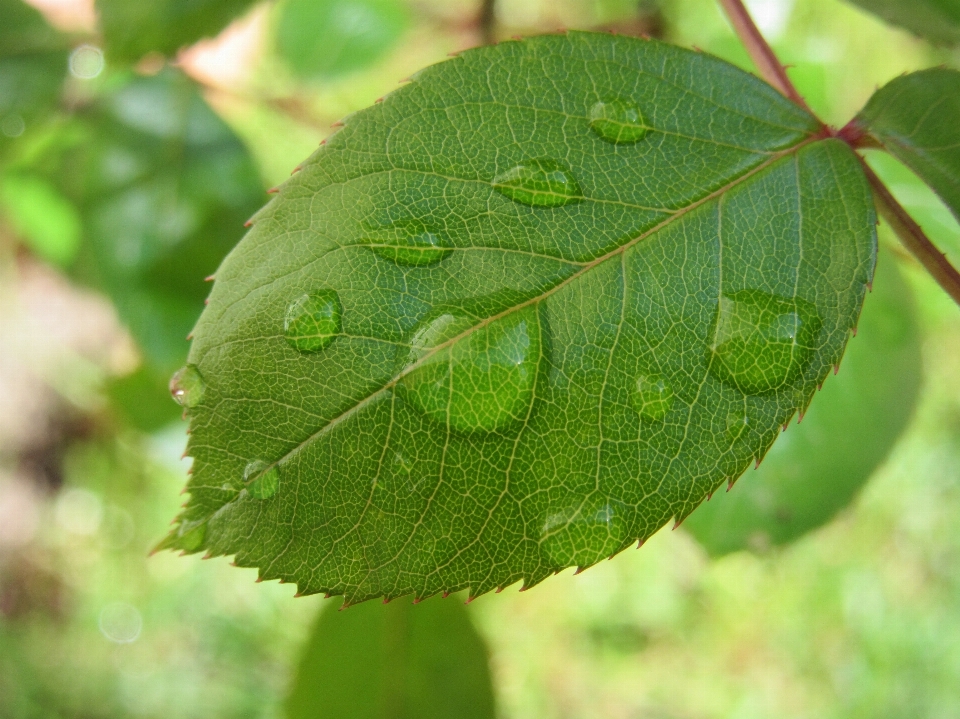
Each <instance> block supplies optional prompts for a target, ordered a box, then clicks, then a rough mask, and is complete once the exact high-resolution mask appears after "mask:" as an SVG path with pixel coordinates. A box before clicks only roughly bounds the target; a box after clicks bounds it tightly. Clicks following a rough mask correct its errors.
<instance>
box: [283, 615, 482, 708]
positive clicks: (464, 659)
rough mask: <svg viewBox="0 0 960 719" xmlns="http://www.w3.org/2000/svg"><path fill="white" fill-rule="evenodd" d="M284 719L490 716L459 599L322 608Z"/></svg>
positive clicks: (477, 650)
mask: <svg viewBox="0 0 960 719" xmlns="http://www.w3.org/2000/svg"><path fill="white" fill-rule="evenodd" d="M286 716H287V717H288V719H315V718H316V717H327V716H329V717H349V719H387V718H388V717H404V718H406V717H411V718H412V717H417V719H446V718H447V717H459V718H460V719H493V717H494V716H495V712H494V703H493V689H492V686H491V682H490V670H489V669H488V667H487V650H486V647H485V646H484V645H483V640H482V639H481V638H480V636H479V635H478V634H477V632H476V630H475V629H474V628H473V625H472V624H471V622H470V618H469V617H468V616H467V612H466V610H465V609H464V607H463V604H462V603H461V602H459V601H447V602H443V601H439V600H434V601H431V602H426V603H425V604H418V605H413V604H411V603H409V602H395V603H393V604H390V605H389V606H386V607H384V606H382V605H376V604H372V603H371V604H366V605H362V606H359V607H353V608H351V609H350V611H340V612H338V611H335V610H334V608H333V607H327V608H325V609H324V610H323V611H322V612H321V613H320V617H319V619H318V621H317V623H316V625H315V626H314V629H313V633H312V634H311V636H310V639H309V640H308V641H307V646H306V648H305V650H304V653H303V657H302V659H301V660H300V668H299V670H298V671H297V677H296V680H295V682H294V684H293V687H292V689H291V691H290V696H289V697H288V699H287V702H286Z"/></svg>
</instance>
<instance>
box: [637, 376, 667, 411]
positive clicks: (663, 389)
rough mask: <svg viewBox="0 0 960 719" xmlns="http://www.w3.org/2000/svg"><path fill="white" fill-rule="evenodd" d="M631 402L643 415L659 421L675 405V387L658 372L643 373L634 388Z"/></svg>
mask: <svg viewBox="0 0 960 719" xmlns="http://www.w3.org/2000/svg"><path fill="white" fill-rule="evenodd" d="M630 402H631V403H632V404H633V408H634V409H635V410H637V412H639V413H640V416H641V417H644V418H646V419H649V420H651V421H653V422H659V421H661V420H662V419H663V418H664V417H666V415H667V412H668V411H669V410H670V407H671V406H673V387H671V386H670V383H669V382H667V380H665V379H664V378H663V377H661V376H660V375H658V374H647V375H641V376H640V377H638V378H637V381H636V384H634V386H633V388H632V391H631V393H630Z"/></svg>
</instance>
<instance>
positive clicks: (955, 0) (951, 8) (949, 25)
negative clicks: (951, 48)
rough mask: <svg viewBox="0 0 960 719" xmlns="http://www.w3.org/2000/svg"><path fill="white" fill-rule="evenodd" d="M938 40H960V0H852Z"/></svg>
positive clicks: (904, 26) (901, 24)
mask: <svg viewBox="0 0 960 719" xmlns="http://www.w3.org/2000/svg"><path fill="white" fill-rule="evenodd" d="M850 2H852V3H854V4H855V5H859V6H860V7H862V8H863V9H864V10H869V11H870V12H872V13H874V14H875V15H879V16H880V17H882V18H883V19H884V20H886V21H887V22H889V23H891V24H893V25H899V26H900V27H902V28H906V29H907V30H910V31H911V32H914V33H916V34H917V35H919V36H920V37H923V38H926V39H927V40H931V41H933V42H935V43H941V44H949V45H955V44H957V43H958V42H960V0H850Z"/></svg>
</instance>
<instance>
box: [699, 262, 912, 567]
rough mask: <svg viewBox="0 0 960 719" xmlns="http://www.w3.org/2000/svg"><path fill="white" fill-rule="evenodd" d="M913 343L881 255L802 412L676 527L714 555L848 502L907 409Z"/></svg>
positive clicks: (900, 293)
mask: <svg viewBox="0 0 960 719" xmlns="http://www.w3.org/2000/svg"><path fill="white" fill-rule="evenodd" d="M920 374H921V360H920V342H919V336H918V330H917V326H916V320H915V318H914V312H913V303H912V301H911V296H910V288H909V287H908V286H907V284H906V282H905V281H904V279H903V277H902V276H901V275H900V271H899V269H898V268H897V265H896V260H895V259H894V257H892V256H889V255H886V254H884V255H883V256H882V258H881V262H880V263H879V264H878V267H877V274H876V278H875V280H874V289H873V293H872V294H870V295H868V296H867V299H866V300H865V301H864V305H863V313H862V315H861V316H860V322H859V324H858V329H857V336H856V337H855V338H853V339H852V340H850V343H849V345H848V346H847V351H846V354H845V355H844V358H843V364H842V366H841V368H840V371H839V373H838V374H837V376H836V377H829V378H828V379H827V381H826V383H825V384H824V386H823V389H822V390H821V391H820V393H819V394H818V395H817V397H816V399H815V400H814V401H813V403H812V404H811V405H810V411H809V412H808V413H807V414H806V416H804V418H803V421H802V422H800V423H799V424H797V425H796V426H794V427H790V428H789V429H788V430H787V431H786V432H785V433H784V434H783V435H782V436H781V437H780V439H779V440H778V441H777V443H776V444H774V445H773V448H772V449H771V450H770V451H769V452H768V453H767V456H766V457H765V458H764V460H763V463H762V464H761V465H760V467H759V468H758V469H757V470H756V471H754V470H753V469H748V470H747V472H746V473H745V474H744V475H743V477H742V478H741V479H740V481H739V482H738V483H737V484H736V485H735V486H734V487H733V488H732V489H731V490H730V491H729V492H724V491H720V492H717V494H716V495H715V496H714V497H713V498H712V499H711V501H709V502H705V503H704V504H702V505H700V507H698V508H697V510H696V511H695V512H694V513H693V514H692V515H690V517H689V518H688V519H687V520H686V522H685V524H684V526H685V527H686V528H687V529H688V530H689V531H690V532H692V533H693V535H694V536H695V537H696V538H697V539H698V540H700V542H701V544H703V545H704V547H706V549H707V550H708V551H709V552H710V553H711V554H714V555H720V554H726V553H727V552H733V551H736V550H738V549H746V548H748V547H752V548H755V549H760V548H764V547H767V546H769V545H771V544H783V543H785V542H789V541H791V540H794V539H796V538H797V537H799V536H801V535H802V534H804V533H805V532H808V531H810V530H811V529H814V528H816V527H818V526H820V525H821V524H823V523H825V522H827V521H829V520H830V519H831V518H832V517H833V516H834V515H835V514H836V513H837V512H838V511H839V510H840V509H842V508H843V507H845V506H847V504H849V503H850V501H851V500H852V499H853V497H854V496H855V495H856V493H857V491H858V490H859V489H860V487H861V486H863V484H864V483H865V482H866V481H867V480H868V479H869V478H870V475H871V474H873V472H874V470H875V469H876V468H877V466H878V465H879V464H880V463H881V462H883V460H884V459H885V458H886V456H887V454H888V453H889V452H890V450H891V449H892V448H893V446H894V444H895V443H896V440H897V438H898V437H899V436H900V433H901V432H903V430H904V428H905V427H906V426H907V422H908V421H909V419H910V417H911V416H912V414H913V409H914V406H915V404H916V401H917V394H918V390H919V386H920Z"/></svg>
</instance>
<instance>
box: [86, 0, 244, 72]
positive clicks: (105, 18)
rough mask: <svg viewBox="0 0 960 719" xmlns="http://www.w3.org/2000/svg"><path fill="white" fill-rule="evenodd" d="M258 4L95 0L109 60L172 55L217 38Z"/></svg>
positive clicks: (229, 0) (222, 0) (225, 0)
mask: <svg viewBox="0 0 960 719" xmlns="http://www.w3.org/2000/svg"><path fill="white" fill-rule="evenodd" d="M256 1H257V0H97V11H98V13H99V15H100V25H101V27H102V28H103V36H104V40H105V45H106V50H107V57H108V59H109V60H114V61H115V60H127V61H130V60H137V59H138V58H140V57H143V56H144V55H146V54H147V53H148V52H160V53H163V54H164V55H173V54H174V53H175V52H176V51H177V50H179V49H180V48H181V47H183V46H185V45H190V44H192V43H195V42H196V41H197V40H200V39H201V38H204V37H212V36H214V35H216V34H218V33H219V32H220V31H221V30H223V28H225V27H226V26H227V25H228V24H229V23H230V22H231V21H232V20H234V19H235V18H237V17H239V16H240V15H241V14H242V13H243V12H244V11H245V10H247V9H248V8H249V7H251V6H252V5H253V4H254V3H255V2H256Z"/></svg>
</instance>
